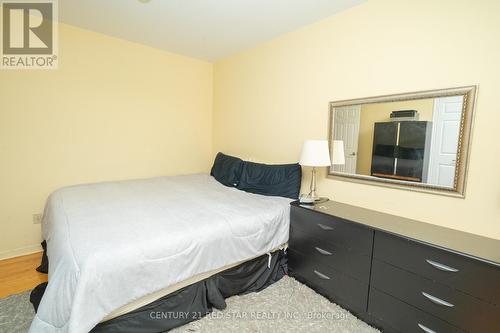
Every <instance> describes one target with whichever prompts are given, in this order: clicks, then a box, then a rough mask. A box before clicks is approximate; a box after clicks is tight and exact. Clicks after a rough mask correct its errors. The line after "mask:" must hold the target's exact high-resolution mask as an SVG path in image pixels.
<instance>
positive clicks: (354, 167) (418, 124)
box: [329, 86, 476, 197]
mask: <svg viewBox="0 0 500 333" xmlns="http://www.w3.org/2000/svg"><path fill="white" fill-rule="evenodd" d="M475 96H476V87H475V86H469V87H461V88H451V89H441V90H432V91H422V92H414V93H406V94H397V95H388V96H379V97H370V98H360V99H353V100H346V101H338V102H331V103H330V122H329V142H330V149H331V156H333V159H334V160H333V165H332V166H331V167H330V170H329V177H335V178H338V177H340V178H342V179H345V180H349V181H355V182H362V183H370V184H375V185H382V186H389V187H395V188H403V189H410V190H416V191H424V192H432V193H436V194H444V195H450V196H457V197H464V196H465V185H466V177H467V164H468V156H469V147H470V139H471V129H472V120H473V111H474V103H475ZM342 148H343V149H342ZM334 150H336V151H334ZM342 150H343V151H342ZM339 154H341V155H343V156H339Z"/></svg>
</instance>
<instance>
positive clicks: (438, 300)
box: [422, 291, 455, 308]
mask: <svg viewBox="0 0 500 333" xmlns="http://www.w3.org/2000/svg"><path fill="white" fill-rule="evenodd" d="M422 295H424V296H425V297H426V298H427V299H428V300H429V301H431V302H432V303H434V304H437V305H442V306H447V307H449V308H452V307H454V306H455V305H453V304H451V303H448V302H446V301H443V300H442V299H440V298H437V297H436V296H432V295H430V294H428V293H426V292H423V291H422Z"/></svg>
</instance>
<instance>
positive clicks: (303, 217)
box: [290, 206, 373, 255]
mask: <svg viewBox="0 0 500 333" xmlns="http://www.w3.org/2000/svg"><path fill="white" fill-rule="evenodd" d="M290 223H291V227H292V228H297V229H300V230H301V231H303V232H305V233H306V234H307V235H309V236H312V237H314V238H317V239H319V240H321V241H324V242H328V243H331V244H334V245H336V246H338V247H342V248H344V249H347V250H351V251H355V252H357V253H359V254H366V255H371V252H372V245H373V231H372V230H370V229H368V228H365V227H362V226H359V225H357V224H355V223H352V222H348V221H345V220H343V219H341V218H338V217H335V216H330V215H325V214H321V213H318V212H314V211H310V210H308V209H307V208H301V207H295V206H292V207H291V215H290Z"/></svg>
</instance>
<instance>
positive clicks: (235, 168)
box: [210, 153, 243, 187]
mask: <svg viewBox="0 0 500 333" xmlns="http://www.w3.org/2000/svg"><path fill="white" fill-rule="evenodd" d="M242 170H243V160H241V159H240V158H237V157H233V156H229V155H224V154H223V153H218V154H217V156H216V157H215V161H214V165H213V166H212V170H211V171H210V175H211V176H213V177H214V178H215V179H217V181H218V182H219V183H221V184H223V185H226V186H232V187H235V186H236V185H238V183H239V181H240V177H241V171H242Z"/></svg>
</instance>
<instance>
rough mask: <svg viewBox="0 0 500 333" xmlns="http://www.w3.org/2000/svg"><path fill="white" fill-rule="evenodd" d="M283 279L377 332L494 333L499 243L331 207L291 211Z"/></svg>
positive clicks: (499, 309)
mask: <svg viewBox="0 0 500 333" xmlns="http://www.w3.org/2000/svg"><path fill="white" fill-rule="evenodd" d="M288 255H289V270H290V275H292V276H294V277H295V278H297V279H298V280H300V281H302V282H304V283H305V284H307V285H309V286H310V287H312V288H313V289H315V290H316V291H318V292H319V293H321V294H323V295H324V296H326V297H328V298H329V299H330V300H332V301H333V302H335V303H337V304H339V305H341V306H342V307H344V308H346V309H348V310H349V311H351V312H352V313H354V314H356V315H357V316H358V317H360V318H361V319H362V320H364V321H366V322H368V323H370V324H372V325H374V326H376V327H378V328H380V329H382V330H383V331H384V332H401V333H412V332H415V333H422V332H423V333H446V332H480V333H489V332H492V333H498V332H500V241H499V240H494V239H490V238H486V237H480V236H477V235H473V234H469V233H464V232H460V231H456V230H453V229H448V228H443V227H439V226H435V225H431V224H427V223H422V222H418V221H415V220H410V219H406V218H402V217H397V216H394V215H389V214H384V213H380V212H376V211H371V210H368V209H363V208H359V207H355V206H350V205H345V204H341V203H337V202H332V201H330V202H326V203H323V204H319V205H316V206H301V205H299V204H298V203H297V202H293V203H292V206H291V226H290V241H289V252H288Z"/></svg>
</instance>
